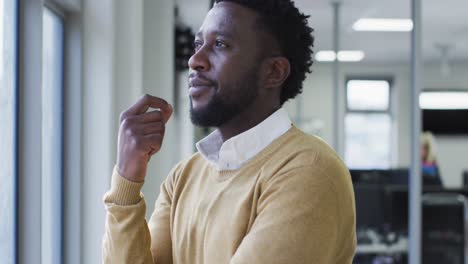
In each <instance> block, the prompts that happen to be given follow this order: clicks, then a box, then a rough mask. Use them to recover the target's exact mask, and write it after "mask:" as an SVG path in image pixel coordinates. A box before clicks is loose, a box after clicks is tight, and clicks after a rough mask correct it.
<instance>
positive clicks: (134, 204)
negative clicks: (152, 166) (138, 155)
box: [102, 168, 172, 264]
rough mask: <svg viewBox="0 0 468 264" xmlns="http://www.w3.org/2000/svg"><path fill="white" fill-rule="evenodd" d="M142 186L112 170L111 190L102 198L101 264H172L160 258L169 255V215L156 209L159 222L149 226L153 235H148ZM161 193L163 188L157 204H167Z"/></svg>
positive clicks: (168, 260) (164, 208)
mask: <svg viewBox="0 0 468 264" xmlns="http://www.w3.org/2000/svg"><path fill="white" fill-rule="evenodd" d="M142 186H143V183H134V182H131V181H128V180H126V179H125V178H123V177H122V176H120V175H119V174H118V172H117V170H116V169H115V168H114V171H113V174H112V183H111V189H110V190H109V191H108V192H107V193H106V194H105V195H104V203H105V207H106V211H107V215H106V223H105V233H104V238H103V244H102V254H103V263H112V264H119V263H121V264H128V263H142V264H155V263H157V264H170V263H172V260H170V259H168V258H167V257H164V256H168V255H171V254H172V252H171V250H170V248H171V247H170V245H171V239H170V233H169V219H168V215H169V213H168V212H166V210H169V208H168V207H163V208H157V210H158V212H159V213H160V216H159V217H158V218H159V221H156V222H153V224H154V225H153V228H152V230H153V231H155V232H153V233H150V229H149V227H148V224H147V222H146V219H145V214H146V203H145V199H144V197H143V194H142V193H141V188H142ZM164 190H165V185H164V184H163V185H162V186H161V194H160V196H159V197H158V200H165V201H166V202H168V201H170V200H167V198H166V197H167V192H166V191H164ZM163 192H164V193H163ZM161 197H162V198H161ZM157 204H158V203H157ZM169 205H170V204H169ZM166 217H167V218H166ZM158 246H159V248H158Z"/></svg>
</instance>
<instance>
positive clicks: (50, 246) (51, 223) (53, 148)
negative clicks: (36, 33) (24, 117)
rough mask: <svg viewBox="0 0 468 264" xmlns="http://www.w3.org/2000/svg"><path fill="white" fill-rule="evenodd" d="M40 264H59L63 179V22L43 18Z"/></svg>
mask: <svg viewBox="0 0 468 264" xmlns="http://www.w3.org/2000/svg"><path fill="white" fill-rule="evenodd" d="M42 23H43V24H42V27H43V33H42V63H43V65H42V199H41V200H42V208H41V209H42V210H41V211H42V221H41V222H42V236H41V239H42V263H51V264H55V263H57V264H58V263H61V252H62V202H61V201H62V178H63V177H62V175H63V166H62V164H63V159H62V156H63V155H62V154H63V70H62V69H63V36H64V28H63V21H62V19H61V17H59V16H58V15H57V14H56V13H54V12H52V11H51V10H50V9H48V8H44V12H43V18H42Z"/></svg>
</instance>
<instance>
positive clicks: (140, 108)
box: [125, 94, 172, 115]
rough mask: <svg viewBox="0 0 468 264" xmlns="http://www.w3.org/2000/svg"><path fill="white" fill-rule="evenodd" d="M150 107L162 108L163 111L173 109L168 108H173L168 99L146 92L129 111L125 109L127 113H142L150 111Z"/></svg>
mask: <svg viewBox="0 0 468 264" xmlns="http://www.w3.org/2000/svg"><path fill="white" fill-rule="evenodd" d="M150 107H152V108H158V109H161V111H163V112H166V111H172V110H169V109H168V108H171V109H172V107H170V106H169V104H168V103H167V102H166V100H164V99H162V98H159V97H155V96H152V95H149V94H146V95H144V96H142V97H141V98H140V99H139V100H138V101H137V102H136V103H135V104H134V105H132V106H131V107H130V108H129V109H128V110H127V111H125V114H126V115H140V114H143V113H145V112H146V111H148V109H149V108H150Z"/></svg>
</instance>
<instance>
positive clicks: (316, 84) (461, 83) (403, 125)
mask: <svg viewBox="0 0 468 264" xmlns="http://www.w3.org/2000/svg"><path fill="white" fill-rule="evenodd" d="M439 67H440V66H439V65H437V64H430V65H425V67H424V76H423V80H424V83H423V85H424V87H425V88H432V89H435V88H437V89H439V88H440V89H444V88H447V89H450V88H452V89H453V88H457V89H467V90H468V74H466V73H467V72H468V63H467V64H455V65H453V66H452V72H451V75H450V76H449V77H443V76H442V75H441V74H440V68H439ZM332 73H333V72H332V65H331V64H328V63H316V64H314V66H313V72H312V74H310V75H309V76H308V78H307V79H306V81H305V83H304V92H303V95H302V97H303V98H302V100H303V103H302V106H303V110H302V113H303V116H304V119H306V120H308V119H312V118H314V119H315V118H316V119H320V120H322V121H323V122H324V127H323V130H322V131H321V133H320V136H321V137H322V138H323V139H324V140H325V141H327V142H329V143H330V144H331V142H332V137H333V129H334V128H333V101H334V100H339V101H340V102H344V83H345V78H346V77H347V76H361V77H362V76H369V77H393V80H394V83H393V84H394V86H393V88H394V91H393V92H394V95H393V96H394V98H395V105H394V109H393V111H394V113H395V117H396V120H395V121H396V123H395V125H396V131H397V144H396V149H395V152H396V154H397V157H396V159H395V160H394V161H393V165H394V166H395V167H408V166H409V164H410V115H409V111H410V77H411V75H410V67H409V65H408V64H394V65H384V64H381V65H379V64H375V65H364V64H349V63H348V64H342V66H341V80H342V82H341V93H340V95H339V97H338V98H334V97H333V82H332V81H333V80H332ZM286 108H287V109H288V111H289V112H290V114H291V115H292V116H293V117H295V115H296V103H295V102H294V101H292V102H288V103H287V105H286ZM344 111H345V109H344V106H342V107H341V113H340V116H341V117H342V118H341V120H343V117H344ZM339 129H340V130H342V129H343V128H342V127H341V128H339ZM340 135H341V137H342V135H343V132H342V131H340ZM341 142H342V139H341ZM341 144H343V143H341ZM436 144H437V145H438V153H437V156H438V159H439V163H440V169H441V175H442V178H443V181H444V183H445V185H446V186H448V187H458V186H460V185H461V183H462V181H461V174H462V170H463V169H466V168H467V167H468V155H467V154H466V152H467V150H468V137H447V136H445V137H436ZM341 148H342V149H343V146H341Z"/></svg>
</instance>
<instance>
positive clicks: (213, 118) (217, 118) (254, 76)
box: [190, 65, 260, 127]
mask: <svg viewBox="0 0 468 264" xmlns="http://www.w3.org/2000/svg"><path fill="white" fill-rule="evenodd" d="M259 68H260V67H259V65H256V66H255V67H253V69H251V70H250V71H246V73H245V74H244V77H243V78H239V81H237V82H235V83H230V84H225V85H223V87H222V88H221V90H219V85H218V83H215V89H216V93H215V94H214V96H213V97H212V98H211V100H210V102H209V103H208V104H207V105H206V106H204V107H200V108H197V109H194V108H193V103H192V98H190V119H191V120H192V123H193V124H194V125H196V126H200V127H220V126H221V125H223V124H225V123H226V122H229V121H230V120H232V119H233V118H234V117H236V116H237V115H239V114H240V113H241V112H242V111H243V110H244V109H246V108H247V107H248V106H250V105H251V104H252V103H253V102H254V100H255V98H256V97H257V95H258V76H259Z"/></svg>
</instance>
